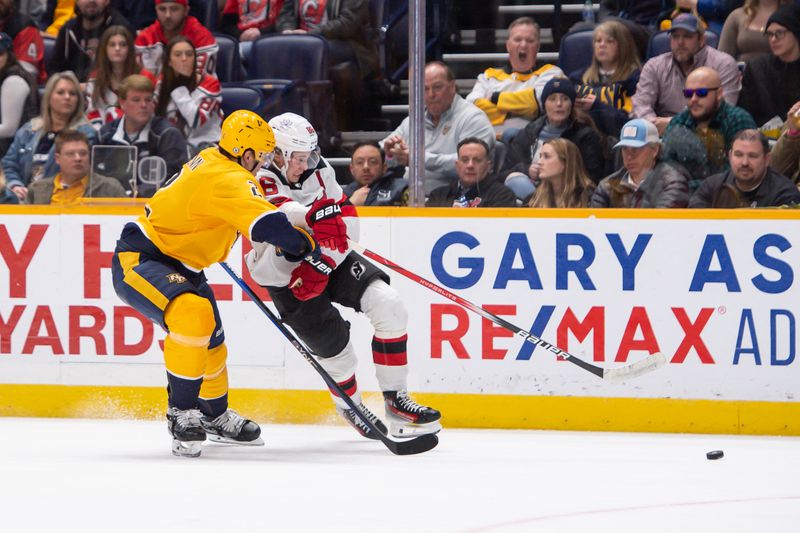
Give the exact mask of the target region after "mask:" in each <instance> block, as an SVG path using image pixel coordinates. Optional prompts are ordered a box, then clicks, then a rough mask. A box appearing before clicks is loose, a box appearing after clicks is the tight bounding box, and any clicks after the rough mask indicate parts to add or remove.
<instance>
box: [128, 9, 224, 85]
mask: <svg viewBox="0 0 800 533" xmlns="http://www.w3.org/2000/svg"><path fill="white" fill-rule="evenodd" d="M181 35H183V36H184V37H186V38H187V39H189V40H190V41H191V42H192V44H193V45H194V47H195V50H197V70H198V71H199V72H206V73H208V74H211V75H216V72H217V53H218V52H219V45H218V44H217V40H216V39H215V38H214V36H213V35H212V34H211V32H210V31H208V28H206V27H205V26H203V25H202V24H201V23H200V21H199V20H197V19H196V18H195V17H192V16H188V17H186V20H185V22H184V23H183V29H182V30H181ZM135 45H136V56H137V57H138V58H139V61H140V63H141V65H142V67H144V68H146V69H147V70H149V71H150V72H152V73H153V74H155V75H156V76H157V75H159V74H160V73H161V61H162V55H163V54H164V49H165V48H166V46H167V38H166V37H165V36H164V31H163V30H162V29H161V24H160V23H159V22H158V21H155V22H154V23H152V24H151V25H150V26H148V27H146V28H145V29H143V30H142V31H140V32H139V34H138V35H137V36H136V42H135Z"/></svg>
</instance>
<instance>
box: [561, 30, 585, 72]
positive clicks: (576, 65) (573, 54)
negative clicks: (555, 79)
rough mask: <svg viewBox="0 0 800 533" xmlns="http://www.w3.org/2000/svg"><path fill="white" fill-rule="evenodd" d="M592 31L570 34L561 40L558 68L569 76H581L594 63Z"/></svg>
mask: <svg viewBox="0 0 800 533" xmlns="http://www.w3.org/2000/svg"><path fill="white" fill-rule="evenodd" d="M592 33H593V32H592V30H582V31H576V32H570V33H568V34H566V35H564V37H562V38H561V45H560V46H559V47H558V66H559V67H561V70H563V71H564V74H566V75H567V76H569V75H571V74H573V73H578V74H580V73H581V72H583V71H584V70H585V69H586V68H588V67H589V65H591V63H592V55H593V54H594V48H593V46H592V43H593V38H592Z"/></svg>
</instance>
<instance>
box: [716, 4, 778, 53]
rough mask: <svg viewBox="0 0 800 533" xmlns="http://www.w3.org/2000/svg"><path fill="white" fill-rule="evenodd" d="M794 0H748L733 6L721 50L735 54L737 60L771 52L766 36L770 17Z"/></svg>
mask: <svg viewBox="0 0 800 533" xmlns="http://www.w3.org/2000/svg"><path fill="white" fill-rule="evenodd" d="M791 1H792V0H747V1H746V2H745V3H744V6H743V7H737V8H736V9H734V10H733V11H732V12H731V14H730V15H728V18H727V19H726V20H725V25H724V26H723V27H722V34H721V35H720V38H719V46H718V47H717V49H718V50H720V51H721V52H725V53H727V54H730V55H732V56H733V57H734V58H736V60H737V61H749V60H751V59H754V58H756V57H758V56H759V55H761V54H766V53H768V52H769V51H770V46H769V39H767V36H766V35H764V30H765V29H766V27H767V20H768V19H769V17H770V15H772V14H773V13H774V12H775V10H776V9H778V6H779V5H781V4H788V3H790V2H791Z"/></svg>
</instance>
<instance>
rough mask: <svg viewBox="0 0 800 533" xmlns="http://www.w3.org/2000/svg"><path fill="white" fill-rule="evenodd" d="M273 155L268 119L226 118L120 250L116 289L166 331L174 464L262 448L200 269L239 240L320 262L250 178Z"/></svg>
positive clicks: (304, 236) (243, 114)
mask: <svg viewBox="0 0 800 533" xmlns="http://www.w3.org/2000/svg"><path fill="white" fill-rule="evenodd" d="M274 148H275V137H274V134H273V132H272V130H271V128H270V127H269V125H268V124H267V122H266V121H265V120H264V119H262V118H261V117H259V116H258V115H257V114H255V113H253V112H250V111H245V110H240V111H235V112H234V113H231V115H230V116H228V118H226V119H225V121H224V122H223V124H222V133H221V136H220V141H219V146H218V147H212V148H207V149H205V150H203V151H201V152H200V153H199V154H197V156H195V157H194V158H193V159H191V160H190V161H189V162H187V163H186V164H184V165H183V167H182V168H181V170H180V172H178V173H177V174H176V175H175V176H173V177H172V178H171V179H170V180H169V181H168V182H167V184H166V185H165V186H164V187H163V188H161V189H160V190H159V191H158V192H157V193H156V194H155V195H154V196H153V198H152V199H151V200H150V201H149V202H148V204H147V205H146V207H145V213H144V214H143V215H142V216H140V217H139V218H138V219H137V220H136V221H135V222H131V223H128V224H127V225H126V226H125V227H124V228H123V230H122V235H121V236H120V239H119V240H118V241H117V247H116V250H115V251H114V257H113V261H112V275H113V280H114V289H115V290H116V292H117V294H118V295H119V297H120V298H121V299H122V300H123V301H125V302H126V303H127V304H128V305H130V306H131V307H133V308H135V309H136V310H138V311H139V312H141V313H142V314H144V315H145V316H147V317H148V318H149V319H150V320H152V321H153V322H155V323H157V324H159V325H160V326H161V327H162V328H164V329H165V330H166V331H167V332H168V334H167V337H166V339H165V341H164V361H165V363H166V367H167V382H168V387H167V390H168V396H169V408H168V410H167V423H168V428H169V431H170V433H171V434H172V436H173V443H172V452H173V453H174V454H175V455H182V456H191V457H196V456H198V455H200V451H201V449H200V445H201V443H202V442H203V441H204V440H205V439H206V437H208V438H209V439H210V440H214V441H218V442H228V443H233V444H249V445H261V444H263V441H262V440H261V438H260V434H261V429H260V428H259V427H258V425H257V424H256V423H255V422H253V421H251V420H248V419H246V418H244V417H242V416H240V415H239V414H237V413H236V412H235V411H233V410H232V409H229V408H228V374H227V370H226V366H225V361H226V358H227V349H226V347H225V334H224V330H223V328H222V324H221V321H220V316H219V311H218V309H217V304H216V301H215V299H214V294H213V292H212V291H211V288H210V287H209V285H208V283H207V281H206V277H205V274H204V273H203V269H204V268H206V267H208V266H210V265H212V264H213V263H216V262H218V261H222V260H224V259H225V258H226V257H227V255H228V252H229V251H230V248H231V246H232V245H233V243H234V242H235V241H236V239H237V238H238V236H239V235H240V234H241V235H244V236H245V237H247V238H248V239H250V240H251V241H254V242H264V243H269V244H272V245H274V246H276V247H277V248H280V249H281V250H282V253H284V254H285V255H286V257H288V258H291V259H293V260H295V261H298V262H299V261H302V260H303V259H307V258H313V259H318V258H319V257H320V250H319V247H318V245H317V243H316V242H315V241H314V239H313V237H311V236H310V235H309V234H308V232H306V231H305V230H303V229H301V228H297V227H295V226H292V225H291V223H289V221H288V219H287V218H286V215H284V214H283V213H281V212H279V211H277V210H276V208H275V207H274V206H273V205H272V204H270V203H269V202H268V201H267V200H265V199H264V195H263V191H262V190H261V187H260V185H259V184H258V181H257V180H256V179H255V174H256V172H257V171H258V169H259V168H261V166H262V165H264V164H268V163H269V162H270V161H271V158H272V152H273V149H274ZM311 263H313V261H312V262H311Z"/></svg>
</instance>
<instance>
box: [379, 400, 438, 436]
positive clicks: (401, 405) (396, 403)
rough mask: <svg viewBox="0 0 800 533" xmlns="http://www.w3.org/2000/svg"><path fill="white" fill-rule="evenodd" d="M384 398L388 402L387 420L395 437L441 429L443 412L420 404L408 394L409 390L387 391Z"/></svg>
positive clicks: (433, 431)
mask: <svg viewBox="0 0 800 533" xmlns="http://www.w3.org/2000/svg"><path fill="white" fill-rule="evenodd" d="M383 399H384V402H385V403H386V420H387V421H388V422H389V429H390V431H391V434H392V436H393V437H397V438H410V437H414V436H416V435H425V434H428V433H438V432H439V431H441V429H442V424H441V423H440V422H439V420H440V419H441V418H442V414H441V413H440V412H439V411H437V410H436V409H432V408H430V407H426V406H424V405H420V404H418V403H417V402H415V401H414V400H412V399H411V398H410V397H409V396H408V392H406V391H404V390H399V391H385V392H384V393H383Z"/></svg>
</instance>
